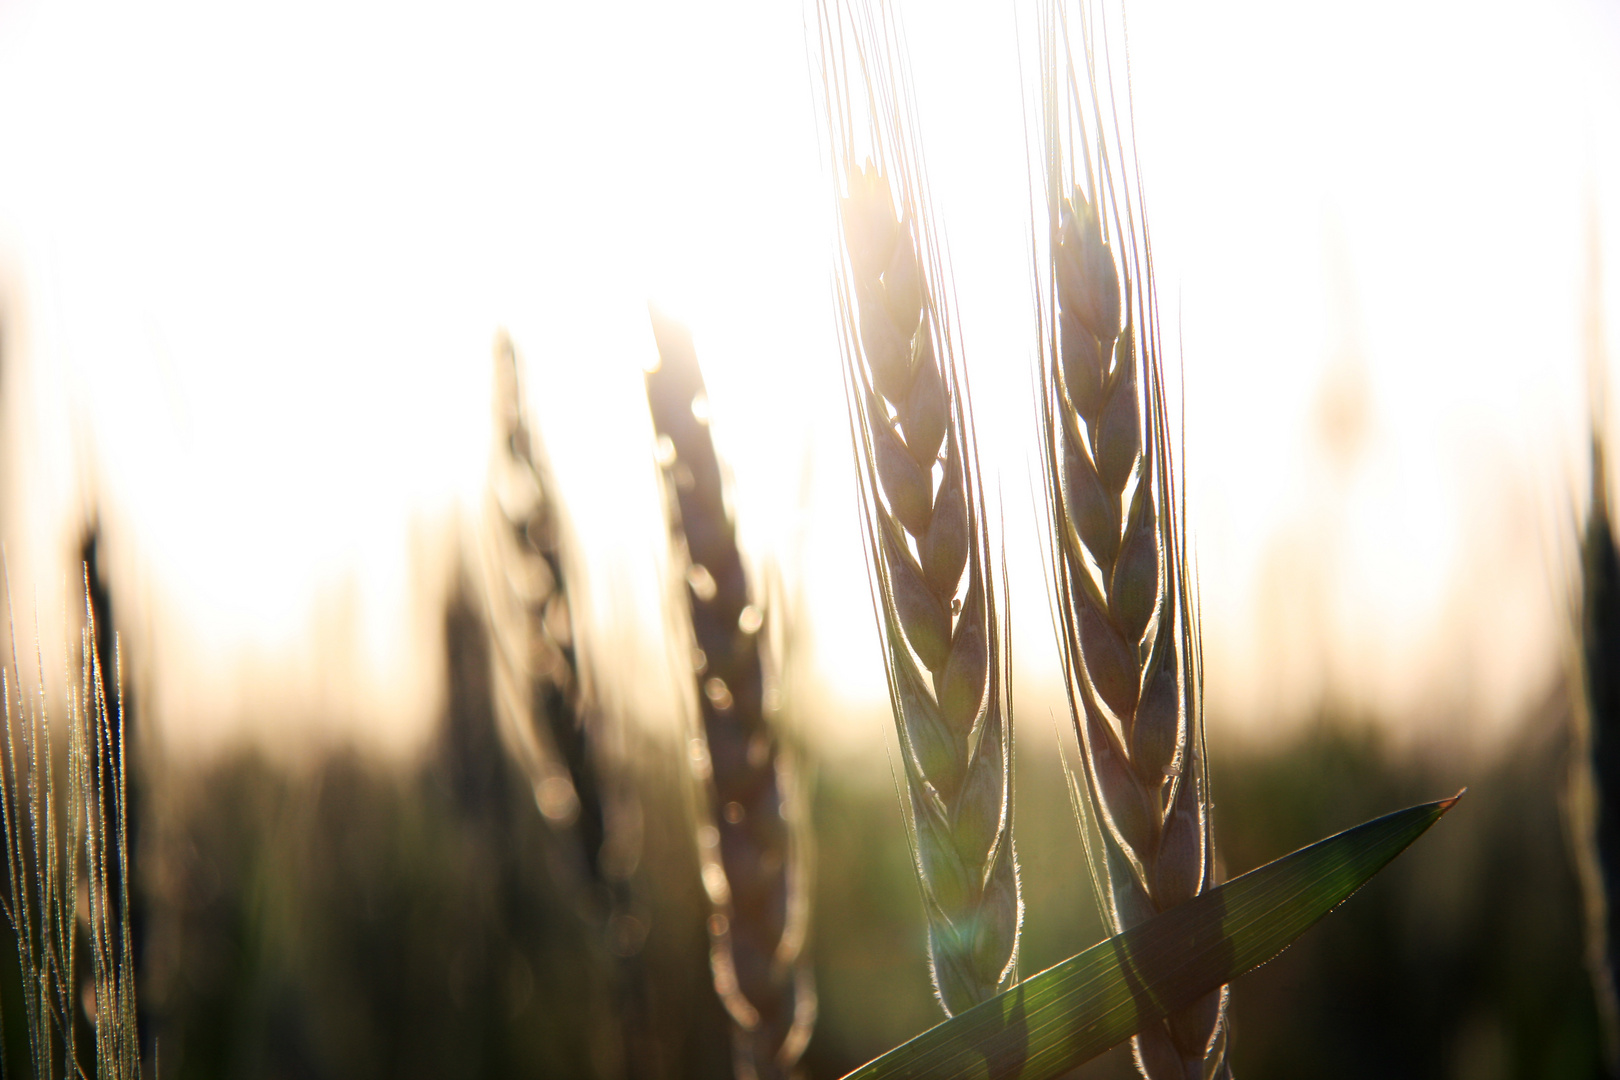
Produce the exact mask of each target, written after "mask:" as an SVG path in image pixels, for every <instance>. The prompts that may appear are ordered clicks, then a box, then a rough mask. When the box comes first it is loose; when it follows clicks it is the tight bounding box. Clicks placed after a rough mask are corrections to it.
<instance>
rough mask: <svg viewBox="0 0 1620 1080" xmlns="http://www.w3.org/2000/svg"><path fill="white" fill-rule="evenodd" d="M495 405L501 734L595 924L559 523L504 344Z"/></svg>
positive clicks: (589, 764)
mask: <svg viewBox="0 0 1620 1080" xmlns="http://www.w3.org/2000/svg"><path fill="white" fill-rule="evenodd" d="M494 407H495V429H496V437H497V438H496V447H495V451H494V454H493V455H492V457H491V461H490V482H489V498H488V505H487V509H486V518H487V522H488V525H487V527H486V528H485V530H484V534H483V545H482V546H483V552H482V563H483V573H484V584H485V589H484V591H485V594H486V604H485V607H486V610H487V611H488V612H489V619H490V624H491V634H490V638H491V642H492V644H493V646H494V648H493V649H492V650H491V654H492V655H491V659H492V663H493V667H494V673H493V674H494V685H495V701H496V707H497V710H498V712H499V715H500V719H501V733H502V737H503V741H504V742H505V743H506V745H507V747H508V749H509V751H510V752H512V753H513V755H514V756H515V757H516V758H517V760H518V763H519V764H520V765H521V766H522V768H523V769H524V772H525V773H526V774H527V776H528V778H529V781H530V783H531V784H532V785H533V788H534V799H535V803H536V805H537V806H538V807H539V809H540V811H541V813H542V815H543V816H544V817H545V819H546V821H547V823H548V824H549V825H550V826H551V827H552V828H553V829H554V830H555V831H556V832H557V833H558V834H559V837H560V838H561V839H562V840H563V842H564V843H565V844H566V845H567V846H571V847H573V848H574V849H575V850H574V852H573V855H572V857H571V859H570V861H571V863H572V864H573V866H572V868H571V870H570V873H571V875H572V876H575V877H577V878H578V879H579V881H580V883H581V884H582V885H583V886H584V887H585V889H586V890H587V892H589V893H591V894H593V904H594V906H595V907H596V908H597V909H598V910H597V912H596V913H597V914H599V915H600V914H602V913H603V911H602V909H605V908H606V907H608V906H611V905H612V904H614V903H615V902H616V900H617V901H622V897H619V896H617V894H618V893H621V892H622V891H623V890H622V882H620V881H618V880H616V879H615V876H614V875H613V874H611V873H609V872H608V871H609V870H611V869H612V867H611V866H609V865H606V864H605V863H604V854H605V851H606V849H608V848H611V846H612V843H611V842H612V839H613V838H610V837H609V835H608V832H609V830H608V828H607V821H608V815H607V814H606V813H605V810H606V807H605V799H604V790H603V782H602V777H601V770H600V768H599V766H600V762H599V760H598V759H599V757H600V748H599V747H598V746H596V745H594V744H593V740H592V738H591V736H592V729H591V727H590V724H589V718H588V716H587V711H588V710H587V709H586V706H585V690H584V685H583V681H582V673H581V671H580V664H579V654H578V643H577V641H576V637H575V619H574V612H573V610H572V606H571V604H570V596H569V578H570V576H571V575H570V573H569V569H570V568H569V565H568V561H567V551H566V550H565V549H566V534H567V525H566V522H565V520H564V518H563V514H562V510H561V507H560V506H559V503H558V500H557V494H556V486H555V484H554V482H553V480H552V476H551V470H550V467H549V465H548V462H547V459H546V455H545V451H544V448H543V446H542V444H541V442H540V439H539V437H538V434H537V433H536V432H535V431H534V430H533V428H532V427H531V425H530V424H529V420H528V415H527V412H526V410H525V408H524V398H523V386H522V372H521V364H520V360H519V358H518V355H517V351H516V350H515V348H514V347H513V345H512V342H511V339H510V338H508V337H507V336H506V335H505V334H502V335H500V336H499V337H498V338H497V340H496V343H495V398H494ZM611 861H612V860H611V859H610V860H608V862H611Z"/></svg>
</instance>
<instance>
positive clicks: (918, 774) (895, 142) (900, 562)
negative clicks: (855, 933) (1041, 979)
mask: <svg viewBox="0 0 1620 1080" xmlns="http://www.w3.org/2000/svg"><path fill="white" fill-rule="evenodd" d="M845 15H846V13H845V11H844V9H842V8H838V9H836V11H829V9H828V8H827V6H826V5H822V7H821V10H820V16H821V18H820V22H821V28H822V43H821V44H822V55H823V72H824V74H823V85H824V87H825V88H826V89H825V94H826V98H827V105H828V116H829V124H828V126H829V128H830V130H831V132H832V133H833V137H834V150H835V160H836V163H837V166H838V168H839V171H840V172H841V173H842V175H843V177H844V184H845V186H844V188H843V190H842V191H840V193H839V196H840V212H841V213H840V216H841V219H842V224H843V240H844V254H845V257H846V260H847V274H846V275H842V276H840V279H839V282H838V284H839V295H840V300H841V307H842V311H843V316H844V322H845V333H844V335H843V341H844V349H843V352H844V361H845V375H846V380H847V384H848V387H849V393H850V399H851V400H850V416H851V429H852V433H853V436H854V446H855V451H856V457H857V460H858V462H859V467H860V474H861V477H862V495H863V499H862V505H863V510H864V512H865V518H866V520H865V525H866V539H867V552H868V557H869V560H870V563H871V565H872V567H873V568H874V570H875V576H876V579H877V597H878V604H877V606H878V608H879V611H880V616H879V624H880V627H881V629H882V632H883V638H884V643H885V661H886V666H887V670H888V677H889V695H890V702H891V705H892V707H893V711H894V718H895V723H896V727H897V729H898V732H899V738H900V746H901V760H902V765H903V767H902V772H903V775H904V777H905V788H906V797H907V801H908V802H909V807H908V809H909V817H910V819H911V826H912V830H913V837H914V853H915V858H916V863H917V870H918V876H919V881H920V883H921V886H922V893H923V901H924V908H925V910H926V912H927V916H928V952H929V961H930V966H931V968H932V972H933V979H934V986H935V989H936V991H937V992H938V994H939V1000H940V1004H941V1005H942V1006H943V1007H944V1009H945V1012H946V1013H947V1014H948V1015H955V1014H957V1013H960V1012H961V1011H963V1010H964V1009H967V1008H970V1007H971V1006H973V1005H976V1004H978V1003H979V1002H981V1001H985V1000H987V999H988V998H990V997H992V996H994V995H995V993H996V992H997V991H999V990H1000V989H1002V988H1003V987H1005V986H1006V985H1007V984H1008V982H1009V980H1011V979H1012V978H1013V974H1014V971H1015V969H1016V966H1017V955H1018V933H1019V926H1020V923H1021V920H1022V915H1023V905H1022V900H1021V897H1020V888H1019V881H1018V863H1017V855H1016V852H1015V850H1014V846H1013V828H1012V824H1013V823H1012V819H1013V798H1012V772H1011V767H1012V730H1011V723H1010V709H1009V708H1008V707H1007V702H1006V700H1005V688H1006V668H1005V650H1004V647H1003V641H1002V638H1001V633H1000V618H1001V617H1002V616H1001V612H999V611H998V607H997V596H996V590H995V587H994V579H993V577H992V576H991V574H990V573H989V562H990V545H989V537H988V533H987V529H986V515H985V512H984V500H983V489H982V486H981V483H980V477H979V473H978V465H977V460H976V456H975V453H974V445H973V442H972V426H971V416H970V411H969V409H968V407H967V402H966V400H965V383H964V381H963V379H962V378H961V376H960V373H959V371H958V369H957V365H956V362H955V353H954V345H953V342H952V338H951V334H950V332H949V329H950V322H949V318H948V314H947V312H946V309H945V306H944V294H943V292H942V290H941V288H940V283H941V280H942V271H941V269H940V267H939V264H938V261H937V258H936V255H935V249H934V247H933V245H932V240H931V234H930V231H929V229H928V228H927V227H926V213H925V211H924V209H923V197H922V192H921V186H920V162H919V161H918V155H917V154H916V152H915V148H914V147H913V146H911V145H909V144H908V142H907V138H908V136H907V131H908V127H909V125H908V124H907V123H906V122H905V117H904V108H905V106H904V104H903V102H904V100H905V97H906V89H905V86H904V81H903V78H902V76H901V73H900V69H899V65H898V63H897V62H896V60H895V56H896V47H895V44H894V41H895V36H894V32H893V27H892V24H891V23H890V22H889V21H888V17H887V13H886V12H884V11H882V10H881V9H880V10H879V11H878V12H876V13H874V12H873V11H872V10H871V9H869V8H861V9H858V10H857V11H856V13H855V17H854V18H853V19H851V20H850V22H849V24H847V25H846V22H845ZM846 29H847V30H850V31H852V34H853V38H854V45H853V48H854V49H855V50H856V56H855V57H854V58H851V57H849V56H848V54H847V52H846V45H845V40H846V38H845V31H846ZM852 59H853V60H854V61H855V63H854V64H852V63H851V62H850V61H851V60H852ZM856 64H858V67H856V66H855V65H856ZM853 71H859V72H861V74H862V75H864V84H865V90H866V94H865V108H866V110H867V111H868V112H869V113H870V116H871V119H872V124H873V128H874V133H873V134H874V137H873V139H872V142H873V143H874V145H873V146H872V149H873V151H874V152H875V153H876V155H877V158H878V161H879V162H881V164H875V163H874V162H873V161H872V160H870V159H869V160H868V161H867V162H866V163H865V164H864V165H863V166H861V167H859V168H857V167H855V165H854V161H855V156H854V145H853V138H852V135H853V130H852V124H851V121H850V120H849V115H850V112H849V111H850V109H851V108H852V107H855V108H859V107H860V104H859V103H858V102H852V101H851V100H850V95H849V88H850V84H851V81H852V75H853ZM891 177H892V178H897V179H898V181H899V191H898V195H899V199H898V205H897V203H896V198H895V194H896V192H895V189H894V187H893V186H892V185H891Z"/></svg>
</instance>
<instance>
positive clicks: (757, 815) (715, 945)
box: [647, 312, 816, 1080]
mask: <svg viewBox="0 0 1620 1080" xmlns="http://www.w3.org/2000/svg"><path fill="white" fill-rule="evenodd" d="M652 320H653V331H654V334H655V336H656V338H657V341H658V353H659V363H658V366H657V367H656V368H655V369H653V370H652V371H649V372H648V373H647V404H648V406H649V408H650V410H651V412H652V418H653V427H654V429H655V430H656V432H657V434H658V439H659V458H660V461H661V462H662V464H663V466H664V470H665V481H666V490H667V491H668V493H669V496H670V525H671V531H672V533H673V534H674V539H675V541H676V546H677V548H684V549H685V556H686V557H685V559H684V566H683V569H684V571H685V576H686V589H685V593H686V598H687V603H688V611H689V614H690V619H691V624H690V625H691V634H692V638H691V640H692V645H693V651H692V654H691V655H692V668H693V673H694V678H695V681H696V683H697V690H698V693H697V699H698V711H699V714H700V716H701V718H702V728H703V731H702V737H701V741H700V743H699V745H701V746H703V747H705V748H706V755H704V757H705V760H704V761H703V762H702V766H701V768H700V775H701V776H702V778H703V779H704V780H705V781H706V783H705V784H704V785H703V786H704V789H705V790H704V795H705V797H704V798H702V799H701V800H700V806H699V812H698V841H699V854H700V857H701V858H702V860H703V864H704V866H703V878H704V886H705V888H706V890H707V892H708V894H709V900H710V903H711V907H712V914H711V916H710V919H709V939H710V957H711V960H712V964H713V968H714V983H715V989H716V991H717V992H718V993H719V995H720V998H721V1000H722V1001H723V1002H724V1003H725V1006H726V1010H727V1011H728V1012H729V1013H730V1014H731V1018H732V1020H733V1022H734V1025H735V1028H736V1040H735V1045H736V1055H735V1060H736V1066H737V1075H738V1077H739V1078H740V1080H743V1078H749V1077H754V1076H759V1077H780V1076H787V1075H789V1074H791V1073H792V1071H793V1067H794V1065H795V1064H796V1063H797V1062H798V1059H799V1057H800V1055H801V1054H803V1053H804V1048H805V1046H806V1044H807V1043H808V1042H809V1039H810V1029H811V1027H812V1025H813V1024H814V1023H815V1013H816V998H815V992H814V984H813V983H812V981H811V973H810V967H809V964H808V963H807V962H806V959H805V956H804V939H805V931H806V924H807V920H808V909H807V903H808V897H807V890H806V888H805V884H806V883H805V875H804V872H803V870H804V868H803V866H802V865H801V860H800V857H799V856H800V852H801V851H802V845H801V844H800V843H799V841H798V840H797V838H796V836H795V826H794V822H795V820H796V815H795V814H794V813H793V805H792V801H793V800H792V792H793V784H792V770H791V761H790V760H789V758H788V755H787V753H786V752H785V750H784V748H783V747H782V746H781V745H780V744H779V741H778V739H777V736H776V734H775V733H774V732H773V731H772V729H771V725H770V723H769V721H768V719H767V712H768V710H767V706H766V690H767V686H766V680H767V674H768V669H767V664H766V656H767V653H766V650H765V649H764V647H763V644H762V641H761V638H762V637H763V636H764V634H763V630H764V616H763V611H762V610H761V607H760V605H759V604H758V603H756V602H755V601H754V600H753V599H752V598H751V596H750V590H749V585H748V577H747V573H746V570H745V569H744V566H743V561H742V554H741V552H740V551H739V550H738V548H737V539H736V530H735V523H734V522H733V520H732V517H731V513H730V511H729V509H728V507H727V505H726V500H725V492H724V488H723V485H722V480H721V475H720V462H719V458H718V457H717V456H716V454H715V450H714V441H713V439H712V438H711V437H710V434H709V425H708V395H707V392H706V391H705V389H704V385H703V374H702V372H701V370H700V369H699V368H698V362H697V354H696V352H695V351H694V349H693V346H692V338H691V335H690V334H689V333H687V331H686V330H685V329H684V328H682V327H681V326H679V325H677V324H676V323H674V322H672V321H670V320H669V319H666V318H664V317H662V316H661V315H659V314H658V313H657V312H654V313H653V316H652Z"/></svg>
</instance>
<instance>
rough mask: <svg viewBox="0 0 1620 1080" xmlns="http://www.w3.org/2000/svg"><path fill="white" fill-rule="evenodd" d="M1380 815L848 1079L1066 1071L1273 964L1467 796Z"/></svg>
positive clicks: (1141, 928)
mask: <svg viewBox="0 0 1620 1080" xmlns="http://www.w3.org/2000/svg"><path fill="white" fill-rule="evenodd" d="M1460 797H1461V795H1460V793H1459V794H1458V795H1457V796H1454V797H1452V798H1450V799H1443V800H1441V801H1440V802H1432V803H1425V804H1424V805H1422V806H1414V807H1411V808H1410V809H1407V810H1399V811H1396V812H1395V813H1393V814H1387V815H1385V816H1384V817H1381V818H1376V819H1374V820H1372V821H1369V822H1366V823H1364V824H1361V825H1358V826H1356V827H1355V828H1353V829H1348V830H1346V831H1345V832H1342V833H1339V834H1338V835H1336V836H1331V837H1328V838H1327V839H1326V840H1320V841H1318V842H1316V843H1314V844H1312V845H1310V846H1309V847H1305V848H1301V849H1300V850H1298V851H1296V852H1294V853H1293V854H1292V855H1286V856H1284V857H1283V858H1281V859H1277V860H1276V861H1275V862H1270V863H1267V864H1266V865H1265V866H1262V867H1260V868H1259V869H1257V870H1251V871H1250V872H1249V873H1247V874H1244V875H1243V876H1242V877H1239V878H1234V879H1233V880H1232V881H1229V882H1227V883H1226V884H1225V885H1222V886H1220V887H1218V888H1215V889H1211V890H1210V891H1208V892H1205V893H1202V894H1201V895H1199V896H1198V897H1196V898H1194V899H1192V900H1190V901H1188V902H1186V903H1184V904H1181V905H1179V906H1177V907H1174V908H1171V909H1170V910H1168V911H1166V912H1164V913H1163V914H1161V915H1157V916H1155V917H1154V918H1152V919H1150V920H1148V921H1147V922H1144V923H1141V924H1139V925H1137V926H1134V927H1132V928H1131V929H1129V930H1127V931H1125V932H1124V933H1122V934H1116V935H1115V936H1113V937H1111V938H1108V939H1107V940H1106V941H1102V942H1099V943H1098V944H1096V945H1093V946H1092V947H1091V948H1089V949H1087V950H1086V951H1085V952H1083V953H1080V954H1079V955H1078V956H1072V957H1070V958H1069V959H1067V960H1065V961H1063V962H1062V963H1061V964H1058V965H1056V966H1055V967H1051V968H1048V969H1047V970H1045V971H1043V972H1041V973H1040V974H1039V975H1036V976H1034V977H1032V978H1030V979H1027V980H1025V981H1024V982H1022V983H1019V984H1018V985H1017V986H1014V987H1012V988H1011V989H1009V990H1006V991H1004V992H1002V993H1001V994H999V995H997V996H996V997H995V998H993V999H991V1000H989V1001H986V1002H984V1003H983V1004H981V1005H978V1006H976V1007H974V1008H972V1009H969V1010H968V1011H967V1012H964V1013H962V1014H961V1015H960V1016H957V1017H955V1018H953V1019H951V1020H947V1021H946V1022H945V1023H943V1024H940V1025H938V1026H937V1027H934V1028H930V1029H929V1030H928V1031H925V1032H923V1034H921V1035H919V1036H917V1037H916V1038H915V1039H912V1040H911V1041H910V1042H908V1043H905V1044H903V1045H901V1046H899V1047H897V1048H895V1049H894V1050H891V1051H889V1052H888V1053H887V1054H884V1055H883V1056H882V1057H880V1058H877V1059H876V1060H874V1061H871V1062H868V1063H867V1064H866V1065H863V1066H862V1067H861V1068H859V1069H857V1070H855V1071H854V1072H853V1073H850V1074H849V1076H848V1077H847V1078H846V1080H897V1078H901V1077H905V1078H916V1080H921V1078H925V1077H939V1078H944V1077H979V1076H983V1077H1011V1076H1016V1077H1019V1078H1020V1080H1043V1078H1045V1077H1055V1076H1059V1075H1061V1074H1063V1073H1065V1072H1067V1071H1068V1070H1070V1069H1072V1068H1074V1067H1075V1066H1076V1065H1079V1064H1081V1063H1082V1062H1084V1061H1087V1060H1089V1059H1091V1058H1093V1057H1095V1056H1096V1055H1098V1054H1100V1053H1102V1052H1103V1051H1104V1050H1107V1049H1108V1048H1109V1047H1111V1046H1113V1045H1115V1044H1116V1043H1120V1042H1123V1041H1125V1040H1126V1039H1128V1038H1130V1037H1131V1036H1132V1035H1133V1034H1135V1033H1136V1031H1137V1030H1139V1029H1140V1028H1141V1027H1142V1026H1143V1025H1145V1024H1148V1023H1151V1022H1152V1021H1154V1020H1157V1019H1161V1018H1163V1017H1165V1016H1168V1015H1169V1014H1171V1013H1172V1012H1175V1011H1176V1010H1177V1009H1180V1008H1182V1007H1184V1006H1186V1005H1187V1004H1189V1003H1190V1002H1192V1001H1194V1000H1196V999H1197V998H1198V997H1199V996H1200V995H1202V994H1205V993H1208V992H1209V991H1210V990H1212V989H1214V988H1215V987H1217V986H1220V985H1221V984H1223V983H1228V982H1231V981H1232V980H1233V979H1235V978H1237V977H1238V976H1239V975H1242V974H1243V973H1245V972H1247V971H1250V970H1252V969H1254V968H1256V967H1259V966H1260V965H1261V964H1263V963H1265V962H1266V961H1267V960H1270V959H1271V958H1272V957H1274V956H1276V955H1277V954H1278V953H1280V952H1282V951H1283V950H1284V949H1285V948H1287V947H1288V946H1289V945H1290V944H1292V943H1293V941H1294V940H1295V939H1296V938H1298V937H1299V936H1300V935H1301V934H1302V933H1304V932H1305V931H1306V930H1307V929H1309V928H1310V927H1311V926H1312V925H1313V924H1314V923H1315V922H1316V921H1317V920H1319V919H1321V918H1322V916H1324V915H1326V914H1327V913H1328V912H1330V911H1332V910H1333V909H1334V908H1335V907H1337V906H1338V905H1339V904H1340V903H1342V902H1343V901H1344V900H1345V898H1346V897H1348V896H1349V895H1350V894H1351V893H1353V892H1355V891H1356V890H1357V889H1359V888H1360V887H1361V886H1362V885H1363V884H1365V883H1366V882H1367V880H1368V879H1369V878H1371V877H1372V876H1373V875H1374V874H1376V873H1377V872H1378V871H1379V870H1381V869H1383V868H1384V866H1386V865H1387V864H1388V863H1389V862H1390V860H1392V859H1393V858H1395V856H1397V855H1399V854H1400V853H1401V852H1402V851H1403V850H1405V848H1406V847H1407V845H1408V844H1410V843H1411V842H1412V841H1414V840H1416V839H1417V838H1418V837H1419V836H1421V835H1422V834H1423V832H1424V831H1425V830H1426V829H1428V827H1429V826H1430V825H1433V824H1434V823H1435V822H1436V821H1438V820H1439V819H1440V816H1441V815H1442V814H1444V813H1445V812H1446V811H1447V810H1449V809H1451V807H1452V805H1453V804H1454V803H1456V801H1457V799H1458V798H1460Z"/></svg>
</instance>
